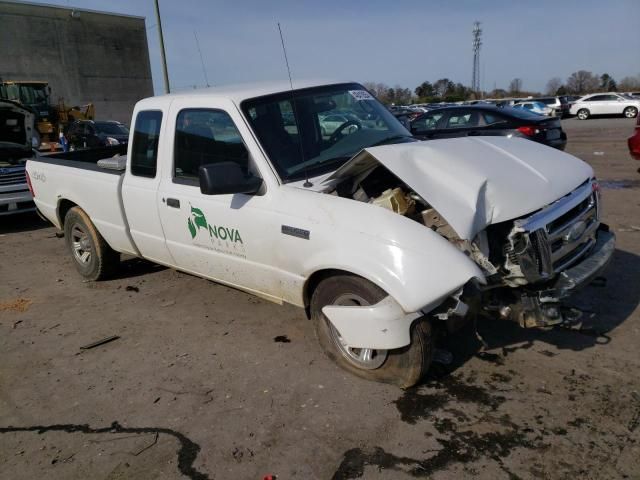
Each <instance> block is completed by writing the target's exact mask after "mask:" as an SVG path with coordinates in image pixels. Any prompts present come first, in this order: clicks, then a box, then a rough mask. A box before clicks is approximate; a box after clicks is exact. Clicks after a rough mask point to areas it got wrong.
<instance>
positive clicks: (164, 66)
mask: <svg viewBox="0 0 640 480" xmlns="http://www.w3.org/2000/svg"><path fill="white" fill-rule="evenodd" d="M154 3H155V5H156V23H157V24H158V35H159V36H160V55H161V56H162V73H163V75H164V93H170V92H171V89H170V88H169V73H168V72H167V56H166V55H165V53H164V37H163V36H162V22H161V21H160V6H159V5H158V0H154Z"/></svg>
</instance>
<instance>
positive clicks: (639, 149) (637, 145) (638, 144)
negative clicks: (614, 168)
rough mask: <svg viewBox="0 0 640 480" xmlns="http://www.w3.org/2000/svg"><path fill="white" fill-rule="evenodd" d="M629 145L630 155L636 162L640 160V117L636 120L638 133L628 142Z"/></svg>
mask: <svg viewBox="0 0 640 480" xmlns="http://www.w3.org/2000/svg"><path fill="white" fill-rule="evenodd" d="M627 143H628V144H629V153H630V154H631V156H632V157H633V158H635V159H636V160H640V115H638V119H637V120H636V133H635V134H634V135H633V136H632V137H629V140H627Z"/></svg>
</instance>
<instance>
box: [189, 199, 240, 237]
mask: <svg viewBox="0 0 640 480" xmlns="http://www.w3.org/2000/svg"><path fill="white" fill-rule="evenodd" d="M187 226H188V227H189V233H190V234H191V238H196V235H197V234H198V231H199V230H200V229H201V228H202V229H204V230H205V231H207V232H209V236H210V237H211V238H212V239H213V238H216V239H217V240H226V241H228V242H234V243H242V244H244V242H243V241H242V237H240V232H239V231H238V230H236V229H235V228H228V227H223V226H218V225H213V224H210V223H209V222H207V218H206V217H205V215H204V213H203V212H202V210H200V209H199V208H195V207H191V215H190V216H189V218H188V219H187Z"/></svg>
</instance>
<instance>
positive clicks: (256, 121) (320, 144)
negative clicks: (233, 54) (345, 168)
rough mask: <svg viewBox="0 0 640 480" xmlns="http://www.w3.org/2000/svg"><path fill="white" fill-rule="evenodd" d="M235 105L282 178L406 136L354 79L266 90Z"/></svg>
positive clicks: (317, 170)
mask: <svg viewBox="0 0 640 480" xmlns="http://www.w3.org/2000/svg"><path fill="white" fill-rule="evenodd" d="M292 99H295V103H294V102H293V100H292ZM241 107H242V111H243V112H244V114H245V116H246V118H247V119H248V120H249V123H250V124H251V127H252V128H253V130H254V132H255V133H256V136H257V137H258V140H259V141H260V144H261V145H262V147H263V148H264V149H265V151H266V152H267V155H268V156H269V158H270V159H271V162H272V163H273V165H274V167H275V168H276V170H277V171H278V174H279V175H280V177H281V179H282V181H283V182H291V181H295V180H299V179H301V178H304V176H306V175H308V176H314V175H320V174H322V173H327V172H330V171H332V170H335V169H336V168H338V167H339V166H340V165H342V164H343V163H345V162H346V161H347V160H348V159H349V158H351V157H352V156H353V155H355V154H356V153H358V152H359V151H360V150H362V149H363V148H366V147H371V146H374V145H379V144H382V143H388V142H392V141H403V140H404V141H408V140H409V139H410V137H411V136H410V134H409V132H408V131H407V130H406V129H405V128H404V127H403V126H402V124H400V122H398V121H397V120H396V119H395V118H394V117H393V115H392V114H391V113H390V112H389V111H388V110H387V109H386V108H385V107H384V106H383V105H382V104H380V103H379V102H378V101H377V100H376V99H375V98H374V97H373V96H371V95H370V94H369V92H367V90H365V89H364V87H362V86H361V85H358V84H342V85H331V86H326V87H316V88H308V89H304V90H295V91H293V92H283V93H278V94H274V95H267V96H264V97H260V98H254V99H251V100H246V101H244V102H242V105H241ZM405 139H407V140H405Z"/></svg>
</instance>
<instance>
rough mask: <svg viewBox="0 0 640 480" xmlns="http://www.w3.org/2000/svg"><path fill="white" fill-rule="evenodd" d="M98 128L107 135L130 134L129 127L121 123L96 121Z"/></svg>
mask: <svg viewBox="0 0 640 480" xmlns="http://www.w3.org/2000/svg"><path fill="white" fill-rule="evenodd" d="M95 126H96V130H97V131H98V132H99V133H104V134H105V135H129V129H128V128H127V127H125V126H124V125H123V124H121V123H111V122H104V123H103V122H95Z"/></svg>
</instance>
